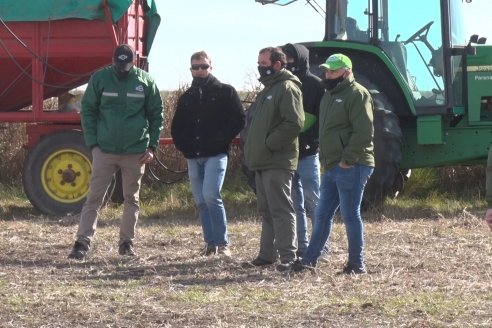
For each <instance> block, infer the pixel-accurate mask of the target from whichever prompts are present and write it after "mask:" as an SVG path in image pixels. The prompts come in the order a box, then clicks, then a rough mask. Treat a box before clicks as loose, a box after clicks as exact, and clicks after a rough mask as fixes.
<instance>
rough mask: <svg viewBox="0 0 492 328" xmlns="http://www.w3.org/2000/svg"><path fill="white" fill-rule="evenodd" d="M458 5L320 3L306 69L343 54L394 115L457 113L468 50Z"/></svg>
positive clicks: (448, 1) (382, 0)
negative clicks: (316, 37)
mask: <svg viewBox="0 0 492 328" xmlns="http://www.w3.org/2000/svg"><path fill="white" fill-rule="evenodd" d="M256 1H257V2H261V3H263V4H266V3H274V4H277V5H288V4H290V3H292V2H295V1H296V0H294V1H293V0H279V1H275V0H256ZM307 2H308V3H309V4H310V5H311V6H313V3H316V1H313V0H308V1H307ZM467 2H469V0H467ZM462 6H463V4H462V0H417V1H401V0H351V1H347V0H326V7H325V8H326V9H325V11H324V12H325V35H324V38H323V42H317V43H309V48H310V52H311V53H312V54H311V60H312V62H311V67H312V68H313V70H315V69H316V68H317V67H318V65H319V64H320V63H321V62H323V61H324V60H325V59H326V58H327V57H328V56H329V55H330V54H331V53H333V52H335V51H340V52H345V53H347V55H349V56H350V57H351V58H352V61H353V62H354V73H355V74H356V75H358V74H359V75H363V76H364V77H365V78H367V79H369V80H371V82H372V83H373V84H375V85H377V86H378V89H379V90H380V91H381V90H383V91H386V93H387V95H388V97H390V98H393V99H391V100H392V101H391V102H392V103H393V104H394V105H395V107H396V108H395V110H396V111H397V112H398V115H399V116H405V115H410V116H417V115H445V114H453V108H458V109H459V110H456V111H458V112H463V111H464V107H466V101H467V99H466V97H464V95H465V94H466V93H464V87H465V86H464V85H463V83H462V81H463V73H464V71H465V70H466V68H465V69H464V64H465V63H464V62H463V61H464V59H465V57H466V55H467V54H468V53H469V52H470V51H471V50H473V49H471V47H470V46H468V45H467V40H466V35H465V30H464V26H463V17H462ZM316 73H317V74H321V72H320V71H318V72H316ZM398 98H400V100H398ZM401 99H405V101H404V102H402V101H401Z"/></svg>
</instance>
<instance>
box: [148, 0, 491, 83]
mask: <svg viewBox="0 0 492 328" xmlns="http://www.w3.org/2000/svg"><path fill="white" fill-rule="evenodd" d="M155 1H156V5H157V9H158V11H159V14H160V15H161V25H160V27H159V30H158V31H157V35H156V39H155V41H154V45H153V47H152V50H151V53H150V56H149V61H150V69H149V70H150V73H151V75H152V76H153V77H154V79H155V80H156V83H157V85H158V87H159V89H161V90H175V89H177V88H179V87H180V86H185V85H188V84H189V83H190V82H191V74H190V70H189V66H190V56H191V55H192V54H193V53H194V52H196V51H200V50H205V51H206V52H207V53H209V55H210V56H211V57H212V67H213V71H212V74H214V75H215V76H216V77H217V78H219V80H221V81H222V82H224V83H229V84H232V85H233V86H234V87H235V88H236V89H238V90H244V89H250V88H251V86H252V85H256V84H257V83H258V82H257V80H256V78H257V72H256V67H257V63H256V62H257V57H258V51H259V50H260V49H261V48H264V47H267V46H279V45H283V44H285V43H289V42H290V43H295V42H306V41H320V40H322V38H323V36H324V19H323V17H321V15H320V14H319V13H317V12H316V11H315V10H314V9H313V8H312V7H311V6H310V5H308V4H306V0H298V1H297V2H294V3H292V4H290V5H288V6H276V5H262V4H260V3H257V2H255V0H155ZM350 1H366V0H350ZM399 1H403V0H399ZM425 1H435V0H425ZM317 2H318V3H319V4H320V5H322V6H324V4H325V0H317ZM349 5H350V2H349ZM491 9H492V1H491V0H473V2H472V3H470V4H465V11H464V15H465V17H464V19H465V25H466V31H467V35H472V34H479V35H480V36H484V37H487V44H492V24H490V17H489V16H490V14H489V13H490V12H491ZM416 29H418V27H416Z"/></svg>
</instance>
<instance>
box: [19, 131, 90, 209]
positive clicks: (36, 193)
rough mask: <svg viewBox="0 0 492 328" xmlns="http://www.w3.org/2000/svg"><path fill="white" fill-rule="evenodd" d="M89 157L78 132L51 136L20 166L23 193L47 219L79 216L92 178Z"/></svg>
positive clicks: (43, 140)
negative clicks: (69, 215) (47, 216)
mask: <svg viewBox="0 0 492 328" xmlns="http://www.w3.org/2000/svg"><path fill="white" fill-rule="evenodd" d="M91 160H92V155H91V152H90V150H89V149H88V148H87V147H86V146H85V143H84V138H83V135H82V132H81V131H75V130H70V131H62V132H56V133H52V134H50V135H47V136H45V137H43V138H42V139H41V141H40V142H39V143H38V144H37V145H36V146H35V147H34V148H33V149H32V151H30V152H29V154H28V156H27V158H26V161H25V163H24V172H23V186H24V192H25V193H26V195H27V198H28V199H29V200H30V201H31V203H32V204H33V205H34V206H35V207H36V208H38V209H39V210H40V211H41V212H43V213H44V214H48V215H55V216H58V215H66V214H69V213H72V214H76V213H79V212H80V211H81V209H82V205H83V204H84V201H85V198H86V196H87V192H88V190H89V183H90V179H91V175H92V166H91Z"/></svg>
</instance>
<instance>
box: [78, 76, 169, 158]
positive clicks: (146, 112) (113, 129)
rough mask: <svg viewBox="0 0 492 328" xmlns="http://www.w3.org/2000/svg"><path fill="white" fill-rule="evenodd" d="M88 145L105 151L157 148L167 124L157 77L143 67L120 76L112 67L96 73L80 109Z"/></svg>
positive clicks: (143, 150)
mask: <svg viewBox="0 0 492 328" xmlns="http://www.w3.org/2000/svg"><path fill="white" fill-rule="evenodd" d="M80 115H81V119H82V128H83V130H84V138H85V142H86V144H87V146H88V147H90V148H93V147H95V146H99V148H101V150H102V151H103V152H105V153H110V154H136V153H143V152H145V150H146V149H147V147H149V148H151V149H153V150H156V149H157V146H158V145H159V135H160V133H161V130H162V126H163V121H164V118H163V105H162V99H161V96H160V93H159V90H158V88H157V86H156V85H155V83H154V80H153V79H152V78H151V77H150V75H149V74H148V73H147V72H145V71H144V70H141V69H140V68H136V67H133V68H132V70H131V71H130V73H129V75H128V76H127V77H126V78H125V79H122V80H119V79H118V77H117V76H116V73H115V71H114V69H113V68H112V67H106V68H103V69H101V70H99V71H97V72H96V73H94V74H93V75H92V77H91V79H90V81H89V84H88V85H87V89H86V91H85V93H84V97H83V98H82V110H81V112H80Z"/></svg>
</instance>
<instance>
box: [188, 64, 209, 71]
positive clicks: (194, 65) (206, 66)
mask: <svg viewBox="0 0 492 328" xmlns="http://www.w3.org/2000/svg"><path fill="white" fill-rule="evenodd" d="M200 68H201V69H203V70H206V69H209V68H210V65H209V64H193V65H191V69H192V70H194V71H198V70H199V69H200Z"/></svg>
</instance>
